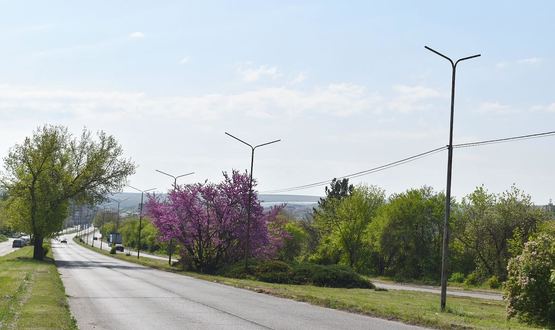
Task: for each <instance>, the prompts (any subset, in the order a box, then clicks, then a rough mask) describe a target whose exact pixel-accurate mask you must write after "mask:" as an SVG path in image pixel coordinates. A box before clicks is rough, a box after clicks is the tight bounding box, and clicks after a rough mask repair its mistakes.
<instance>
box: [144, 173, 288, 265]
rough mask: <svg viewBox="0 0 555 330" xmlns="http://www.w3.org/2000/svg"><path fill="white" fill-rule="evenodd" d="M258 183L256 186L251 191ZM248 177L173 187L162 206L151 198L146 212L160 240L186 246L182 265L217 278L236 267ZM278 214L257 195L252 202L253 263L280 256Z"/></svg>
mask: <svg viewBox="0 0 555 330" xmlns="http://www.w3.org/2000/svg"><path fill="white" fill-rule="evenodd" d="M254 185H255V183H253V186H254ZM249 189H250V182H249V176H248V175H247V174H246V173H244V174H240V173H239V172H237V171H233V173H232V175H231V176H230V175H228V174H227V173H224V180H223V182H221V183H219V184H212V183H198V184H192V185H183V186H178V187H175V188H174V189H173V190H171V191H170V192H169V194H168V198H167V199H166V200H164V201H162V200H160V199H157V198H154V197H151V198H149V200H148V203H147V212H148V214H150V216H151V217H152V219H153V223H154V225H155V226H156V227H157V228H158V230H159V231H160V235H161V239H162V240H165V241H167V240H169V239H175V240H177V241H178V242H179V243H180V245H181V246H182V248H183V250H182V260H189V263H190V265H189V266H191V267H192V268H194V269H196V270H199V271H201V272H208V273H210V272H213V271H215V270H216V269H218V268H219V267H220V266H222V265H224V264H229V263H232V262H236V261H238V260H239V259H240V258H241V257H242V256H243V255H244V251H245V242H246V234H247V221H246V220H247V219H246V217H247V205H248V200H249V198H248V196H249ZM279 210H280V208H273V209H272V210H270V211H269V212H264V209H263V208H262V206H261V205H260V202H259V201H258V196H257V195H256V194H254V195H253V197H252V200H251V228H250V234H251V236H250V245H251V246H250V250H251V255H252V256H253V257H258V258H269V257H273V256H275V255H276V253H277V250H278V249H279V248H280V247H281V245H282V243H283V242H282V241H283V237H284V236H285V235H286V233H285V232H284V231H283V230H282V229H281V228H282V226H281V225H280V224H274V222H275V221H276V215H277V213H278V212H279Z"/></svg>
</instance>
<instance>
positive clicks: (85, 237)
mask: <svg viewBox="0 0 555 330" xmlns="http://www.w3.org/2000/svg"><path fill="white" fill-rule="evenodd" d="M94 236H97V237H99V236H100V232H99V231H98V230H96V228H95V229H94V232H93V231H90V232H89V235H87V234H85V235H82V236H81V238H82V239H83V242H85V243H86V244H87V245H92V246H94V247H96V248H100V247H101V246H102V250H104V251H110V249H111V246H110V244H109V243H107V242H106V241H104V242H102V245H101V244H100V240H94V239H93V237H94ZM68 237H69V236H68ZM71 237H73V235H72V236H71ZM125 252H129V253H130V254H131V255H137V250H132V249H129V248H125ZM118 253H121V252H118ZM139 257H146V258H152V259H158V260H165V261H168V260H169V257H165V256H157V255H154V254H149V253H145V252H143V251H141V252H140V253H139ZM176 257H178V256H176V255H175V254H174V255H173V258H172V260H173V261H176V260H177V259H176Z"/></svg>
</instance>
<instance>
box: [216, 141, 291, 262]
mask: <svg viewBox="0 0 555 330" xmlns="http://www.w3.org/2000/svg"><path fill="white" fill-rule="evenodd" d="M225 134H226V135H228V136H229V137H231V138H234V139H235V140H237V141H239V142H241V143H243V144H245V145H247V146H249V147H250V148H251V172H250V179H249V201H248V204H247V242H246V247H245V270H247V269H248V267H249V256H250V239H251V203H252V169H253V164H254V151H255V150H256V148H259V147H263V146H267V145H269V144H272V143H276V142H279V141H281V139H279V140H274V141H270V142H266V143H262V144H259V145H256V146H254V147H253V146H252V145H251V144H249V143H247V142H245V141H243V140H241V139H239V138H238V137H235V136H233V135H231V134H229V133H228V132H225Z"/></svg>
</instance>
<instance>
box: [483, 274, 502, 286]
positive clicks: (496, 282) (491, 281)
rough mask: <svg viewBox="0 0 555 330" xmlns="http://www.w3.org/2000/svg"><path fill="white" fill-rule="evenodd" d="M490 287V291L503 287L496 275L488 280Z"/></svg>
mask: <svg viewBox="0 0 555 330" xmlns="http://www.w3.org/2000/svg"><path fill="white" fill-rule="evenodd" d="M486 283H487V285H488V287H489V288H490V289H498V288H500V287H501V282H499V278H498V277H497V276H495V275H493V276H492V277H490V278H488V280H487V281H486Z"/></svg>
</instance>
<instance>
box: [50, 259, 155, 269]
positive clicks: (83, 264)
mask: <svg viewBox="0 0 555 330" xmlns="http://www.w3.org/2000/svg"><path fill="white" fill-rule="evenodd" d="M56 266H58V267H61V268H109V269H145V267H143V266H133V265H122V264H117V263H111V262H98V261H67V260H56Z"/></svg>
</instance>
